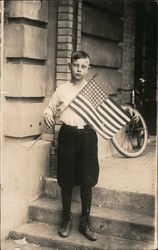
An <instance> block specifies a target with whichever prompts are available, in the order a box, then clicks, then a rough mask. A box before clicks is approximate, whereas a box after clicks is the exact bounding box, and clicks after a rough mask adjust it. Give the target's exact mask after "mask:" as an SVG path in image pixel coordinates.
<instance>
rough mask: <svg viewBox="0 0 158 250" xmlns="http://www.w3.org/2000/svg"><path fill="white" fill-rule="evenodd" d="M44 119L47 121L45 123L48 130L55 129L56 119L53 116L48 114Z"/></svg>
mask: <svg viewBox="0 0 158 250" xmlns="http://www.w3.org/2000/svg"><path fill="white" fill-rule="evenodd" d="M44 119H45V122H46V124H47V126H48V128H51V127H53V125H54V122H55V121H54V118H53V117H52V116H51V115H49V114H46V115H45V116H44Z"/></svg>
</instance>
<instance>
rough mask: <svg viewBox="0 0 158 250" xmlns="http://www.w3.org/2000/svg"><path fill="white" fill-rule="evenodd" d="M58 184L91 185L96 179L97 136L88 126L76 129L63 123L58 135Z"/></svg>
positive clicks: (97, 168) (93, 184)
mask: <svg viewBox="0 0 158 250" xmlns="http://www.w3.org/2000/svg"><path fill="white" fill-rule="evenodd" d="M57 160H58V170H57V180H58V184H59V185H60V186H61V187H62V188H63V187H74V186H76V185H79V186H81V187H93V186H95V185H96V183H97V181H98V175H99V164H98V138H97V135H96V132H95V131H94V130H93V129H92V128H91V127H90V126H88V125H87V126H85V127H84V129H78V128H77V127H72V126H68V125H65V124H63V125H62V126H61V129H60V131H59V135H58V150H57Z"/></svg>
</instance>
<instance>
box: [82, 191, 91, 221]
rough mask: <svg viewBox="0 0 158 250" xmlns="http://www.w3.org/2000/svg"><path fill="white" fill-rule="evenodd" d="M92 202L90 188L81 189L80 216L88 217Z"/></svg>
mask: <svg viewBox="0 0 158 250" xmlns="http://www.w3.org/2000/svg"><path fill="white" fill-rule="evenodd" d="M91 200H92V188H91V187H88V188H87V187H86V188H81V203H82V216H86V217H88V216H89V215H90V209H91Z"/></svg>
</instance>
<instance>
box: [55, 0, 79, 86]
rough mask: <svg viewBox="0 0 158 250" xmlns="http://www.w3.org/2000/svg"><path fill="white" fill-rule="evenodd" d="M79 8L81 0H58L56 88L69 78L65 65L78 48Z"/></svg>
mask: <svg viewBox="0 0 158 250" xmlns="http://www.w3.org/2000/svg"><path fill="white" fill-rule="evenodd" d="M81 8H82V1H81V0H79V1H75V0H60V1H59V4H58V22H57V62H56V85H57V86H59V84H62V83H63V82H65V80H70V78H71V74H70V71H69V69H68V66H67V64H68V62H70V57H71V53H72V51H73V50H76V49H79V48H80V44H81V13H82V9H81Z"/></svg>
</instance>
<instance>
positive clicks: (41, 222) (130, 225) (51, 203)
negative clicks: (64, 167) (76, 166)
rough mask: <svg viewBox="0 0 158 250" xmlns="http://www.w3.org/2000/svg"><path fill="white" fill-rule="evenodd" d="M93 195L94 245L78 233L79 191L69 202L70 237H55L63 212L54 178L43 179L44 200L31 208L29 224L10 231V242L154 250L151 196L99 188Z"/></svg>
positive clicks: (83, 248) (60, 247)
mask: <svg viewBox="0 0 158 250" xmlns="http://www.w3.org/2000/svg"><path fill="white" fill-rule="evenodd" d="M93 194H94V195H93V204H92V209H91V224H92V227H93V229H94V230H95V231H96V232H97V233H98V240H97V241H96V242H91V241H89V240H87V239H86V238H85V237H84V236H83V235H81V234H80V233H79V231H78V226H79V219H80V212H81V204H80V203H79V201H80V198H79V190H78V189H75V190H74V195H73V202H72V216H73V231H72V234H71V235H70V237H68V238H65V239H63V238H61V237H60V236H59V235H58V233H57V230H58V228H59V224H60V223H61V217H62V216H61V215H62V209H61V201H60V199H59V198H60V189H59V187H58V184H57V182H56V180H55V179H53V178H46V181H45V193H44V197H43V198H41V199H39V200H36V201H34V202H32V204H30V206H29V221H28V223H27V224H25V225H22V226H21V227H20V228H19V229H17V230H14V231H11V232H10V234H9V238H11V239H21V238H24V237H26V239H27V241H28V242H30V243H34V244H38V245H41V246H43V247H50V248H52V249H54V248H55V249H56V250H57V249H58V250H65V249H67V250H68V249H69V250H71V249H72V250H95V249H96V250H104V249H113V250H117V249H126V250H127V249H129V250H131V249H154V243H153V242H154V197H152V195H151V196H150V195H145V194H137V193H135V194H134V193H132V194H131V193H124V192H118V191H117V192H116V191H112V190H110V191H109V190H106V189H105V188H99V187H95V188H94V190H93ZM116 197H117V198H116ZM105 200H106V202H103V201H105ZM101 201H102V202H101ZM133 203H135V205H134V206H133ZM142 204H143V205H142Z"/></svg>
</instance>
